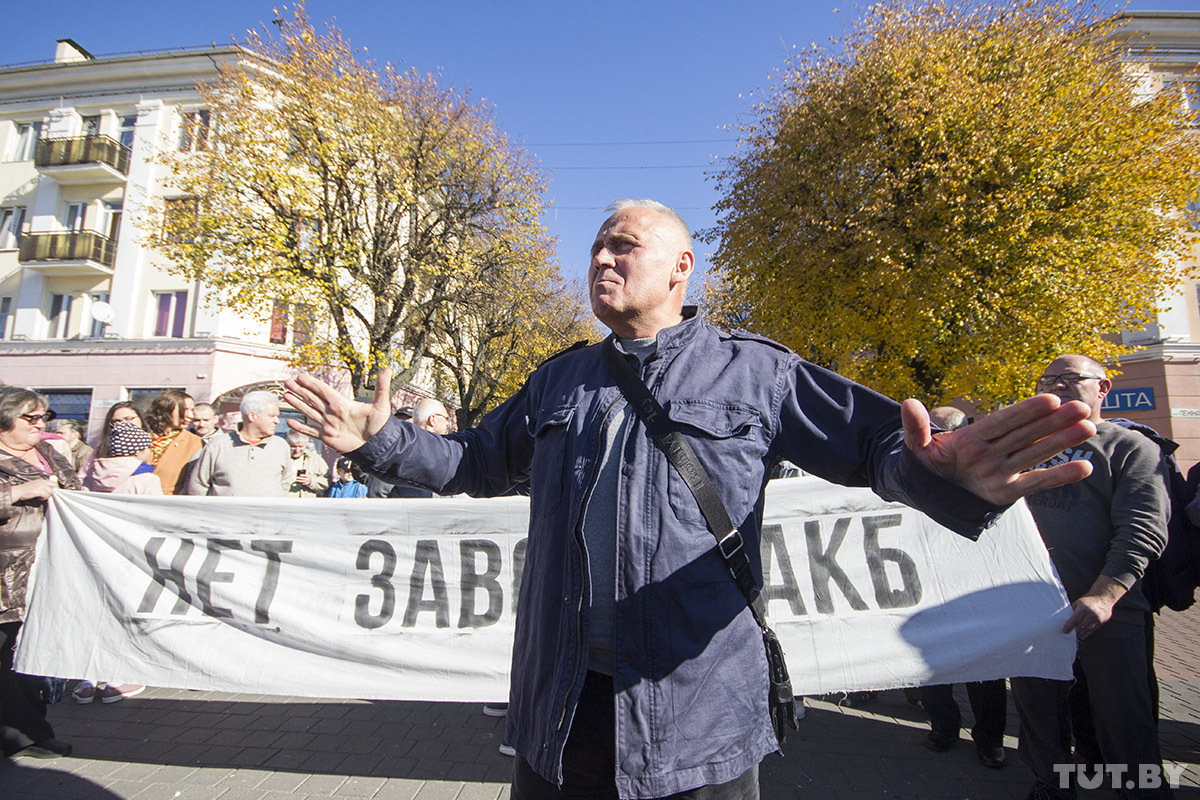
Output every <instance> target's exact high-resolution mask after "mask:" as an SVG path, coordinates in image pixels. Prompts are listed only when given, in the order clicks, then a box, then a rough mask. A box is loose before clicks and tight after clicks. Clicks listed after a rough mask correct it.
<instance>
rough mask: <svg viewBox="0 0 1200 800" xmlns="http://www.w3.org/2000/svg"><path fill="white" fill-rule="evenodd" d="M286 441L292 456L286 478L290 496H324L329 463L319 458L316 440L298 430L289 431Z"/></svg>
mask: <svg viewBox="0 0 1200 800" xmlns="http://www.w3.org/2000/svg"><path fill="white" fill-rule="evenodd" d="M287 443H288V448H289V450H290V451H291V456H292V460H291V461H290V462H289V463H288V471H287V478H286V481H287V484H288V494H289V495H290V496H291V497H324V496H325V492H326V491H327V490H328V489H329V465H328V464H326V463H325V459H323V458H321V453H320V452H319V451H318V450H317V442H316V440H315V439H313V438H312V437H311V436H305V435H304V434H303V433H299V432H298V431H289V432H288V435H287Z"/></svg>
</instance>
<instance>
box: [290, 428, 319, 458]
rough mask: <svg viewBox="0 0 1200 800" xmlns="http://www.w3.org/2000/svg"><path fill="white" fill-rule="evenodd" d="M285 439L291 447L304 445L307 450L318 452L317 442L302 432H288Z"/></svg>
mask: <svg viewBox="0 0 1200 800" xmlns="http://www.w3.org/2000/svg"><path fill="white" fill-rule="evenodd" d="M283 438H285V439H287V443H288V444H290V445H297V444H302V445H304V449H305V450H308V451H310V452H313V453H315V452H317V443H316V441H315V440H314V439H313V438H312V437H311V436H305V435H304V434H303V433H301V432H300V431H288V432H287V436H285V437H283Z"/></svg>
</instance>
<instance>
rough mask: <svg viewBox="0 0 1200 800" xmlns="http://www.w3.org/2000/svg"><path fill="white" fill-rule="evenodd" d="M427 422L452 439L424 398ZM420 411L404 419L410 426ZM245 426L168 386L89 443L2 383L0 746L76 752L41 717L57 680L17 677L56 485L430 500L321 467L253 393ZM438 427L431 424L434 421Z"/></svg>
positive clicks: (88, 690) (316, 451) (10, 750)
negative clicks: (224, 425) (19, 641)
mask: <svg viewBox="0 0 1200 800" xmlns="http://www.w3.org/2000/svg"><path fill="white" fill-rule="evenodd" d="M416 411H417V413H418V414H419V419H420V424H422V425H423V426H425V427H427V428H429V429H437V430H440V431H441V432H443V433H445V432H448V430H449V427H448V425H449V419H450V418H449V414H448V411H447V409H446V407H445V406H444V405H443V404H442V403H440V402H439V401H437V400H422V401H420V402H418V404H417V406H416ZM413 412H414V409H408V408H402V409H400V410H399V411H397V412H396V413H397V415H398V416H399V417H400V418H401V419H411V418H413V416H414V413H413ZM240 413H241V421H240V423H239V424H237V425H236V426H235V427H233V428H232V429H230V430H222V429H221V427H220V426H219V424H218V416H217V413H216V410H215V409H214V408H213V406H212V405H211V404H209V403H196V402H195V400H194V399H193V398H192V397H191V396H190V395H188V394H187V393H186V392H183V391H180V390H177V389H168V390H166V391H164V392H162V393H161V394H159V395H156V396H155V397H153V398H152V399H151V400H150V401H149V402H148V403H147V404H146V405H145V409H144V411H143V410H142V409H139V407H138V406H137V405H136V404H134V403H132V402H128V401H122V402H118V403H115V404H113V405H112V406H111V407H110V408H109V409H108V413H107V414H105V417H104V422H103V424H102V426H101V428H100V430H99V432H98V434H97V436H96V439H95V443H94V446H93V445H90V444H88V442H87V441H86V440H85V438H84V430H83V428H82V426H81V425H80V424H79V423H77V422H75V421H73V420H56V419H55V417H56V415H55V412H54V410H53V409H51V408H50V406H49V403H48V401H47V400H46V398H45V397H44V396H43V395H41V394H39V393H37V392H35V391H33V390H31V389H23V388H19V387H16V386H5V385H0V745H2V747H3V753H4V755H5V756H11V755H14V754H16V753H22V754H24V755H29V756H34V757H39V758H53V757H57V756H64V755H69V754H70V753H71V746H70V745H69V744H68V743H66V742H63V741H61V740H59V739H57V738H56V737H55V736H54V731H53V729H52V727H51V726H50V724H49V722H48V721H47V719H46V709H47V704H48V701H49V700H51V699H52V694H53V692H52V691H50V690H48V687H47V681H48V680H50V679H46V678H42V677H38V676H31V675H24V674H21V673H18V672H15V671H14V670H13V655H14V649H15V645H16V638H17V634H18V633H19V631H20V628H21V623H22V621H23V619H24V613H25V593H26V583H27V581H28V578H29V574H30V569H31V567H32V565H33V557H34V546H35V544H36V541H37V537H38V534H39V533H40V531H41V529H42V522H43V520H44V516H45V510H46V501H47V499H48V498H49V496H50V494H51V493H52V492H53V491H55V490H58V489H66V490H87V491H93V492H109V493H115V494H137V495H158V496H162V495H214V496H215V495H224V496H240V497H284V496H291V497H308V498H313V497H343V498H356V497H367V496H373V497H388V496H391V497H401V496H403V497H411V496H426V497H428V496H430V493H429V492H427V491H423V490H420V489H417V488H414V487H411V486H406V485H404V484H398V485H393V484H382V483H377V485H376V486H375V487H374V489H373V492H369V491H368V486H367V483H368V481H369V480H370V479H368V478H367V476H366V475H365V474H363V473H362V472H361V471H360V470H359V468H358V467H357V466H354V465H353V464H351V462H350V461H349V460H348V459H345V458H337V459H332V461H333V463H332V464H331V463H330V461H328V460H326V458H325V457H324V455H323V454H322V448H321V447H320V445H319V443H318V442H317V441H316V440H314V439H313V438H311V437H309V436H305V435H303V434H300V433H296V432H294V431H291V432H288V433H287V434H286V437H285V436H284V435H282V434H277V431H276V429H277V428H278V427H279V414H280V398H279V397H278V396H277V395H275V394H272V393H270V392H266V391H257V392H250V393H248V394H247V395H246V396H245V397H244V398H243V399H242V402H241V406H240ZM431 420H432V422H431ZM76 677H77V678H80V680H79V682H78V684H77V685H76V686H75V688H74V690H73V692H72V696H73V698H74V700H75V702H78V703H92V702H96V701H99V702H101V703H115V702H118V701H121V700H124V699H126V698H130V697H134V696H136V695H139V694H141V693H142V692H143V691H145V688H146V687H144V686H140V685H135V684H112V683H108V682H106V681H105V680H104V679H103V678H104V676H98V675H89V676H76Z"/></svg>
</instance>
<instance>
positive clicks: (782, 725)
mask: <svg viewBox="0 0 1200 800" xmlns="http://www.w3.org/2000/svg"><path fill="white" fill-rule="evenodd" d="M600 352H601V356H602V357H603V359H604V366H605V367H607V368H608V371H609V374H611V375H612V377H613V379H614V380H616V382H617V386H618V387H620V389H621V394H623V395H625V399H626V400H628V401H629V404H630V405H631V406H633V410H634V412H635V413H636V414H637V415H638V417H640V418H641V420H642V422H643V423H644V424H645V426H646V429H647V430H648V431H649V432H650V435H651V436H652V437H653V438H654V441H655V443H656V444H657V445H658V446H659V448H660V449H661V450H662V451H663V452H664V453H665V454H666V456H667V460H668V461H670V462H671V465H672V466H673V467H674V468H675V469H676V470H677V471H678V472H679V474H680V476H681V477H682V478H683V480H684V483H686V484H687V487H688V489H689V490H690V491H691V493H692V496H693V497H695V498H696V502H697V503H698V504H699V505H700V513H701V514H703V515H704V521H705V522H706V523H707V525H708V531H709V533H711V534H712V535H713V537H714V538H715V539H716V540H717V551H718V552H719V553H720V554H721V558H723V559H724V560H725V566H726V567H727V568H728V569H729V574H730V575H732V576H733V580H734V582H735V583H736V584H737V585H738V588H739V589H740V590H741V592H742V595H743V596H745V598H746V604H747V605H748V606H749V607H750V613H751V614H753V615H754V621H755V623H757V625H758V627H759V628H760V629H761V630H762V637H763V648H764V649H765V650H766V653H767V671H768V677H769V681H770V688H769V691H768V695H767V706H768V708H769V709H770V711H771V725H772V727H773V728H774V729H775V739H776V740H777V741H778V742H779V744H780V745H782V744H783V743H784V742H785V741H786V740H787V728H791V729H792V730H798V726H797V724H796V698H795V695H793V694H792V682H791V679H790V678H789V677H788V671H787V662H786V661H785V660H784V655H783V647H782V645H780V643H779V637H777V636H776V635H775V631H773V630H771V626H769V625H768V624H767V607H766V603H765V602H764V601H763V598H762V591H761V590H760V589H759V587H758V584H757V583H755V581H754V573H753V571H752V569H751V568H750V559H749V557H748V556H747V555H746V550H745V547H744V542H743V541H742V534H741V532H740V531H738V529H737V528H736V527H734V525H733V522H732V521H730V519H729V512H728V511H726V510H725V504H724V503H722V502H721V497H720V495H718V494H717V490H716V487H714V486H713V484H712V480H710V479H709V477H708V472H707V471H706V470H705V469H704V465H703V464H701V463H700V459H699V458H697V457H696V451H695V450H693V449H692V446H691V444H689V443H688V441H687V439H685V438H684V436H683V434H682V433H680V432H679V430H678V429H677V428H676V427H675V425H674V423H672V422H671V420H670V418H669V417H668V416H667V412H666V411H665V410H663V407H662V405H661V404H660V403H659V402H658V400H656V399H655V397H654V395H653V394H651V393H650V390H649V389H648V388H646V384H645V382H643V381H642V379H641V377H639V376H638V374H637V373H636V372H634V371H633V367H631V366H630V365H629V362H628V361H627V360H626V359H625V357H624V356H622V355H621V354H620V353H618V352H617V348H616V347H615V346H614V345H613V337H611V336H610V337H608V338H607V339H605V340H604V342H603V343H602V344H601V345H600Z"/></svg>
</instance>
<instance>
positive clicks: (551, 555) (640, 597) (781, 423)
mask: <svg viewBox="0 0 1200 800" xmlns="http://www.w3.org/2000/svg"><path fill="white" fill-rule="evenodd" d="M689 313H691V312H690V309H689ZM642 377H643V380H644V381H645V382H646V385H647V386H649V387H650V389H651V391H652V392H653V393H654V395H655V396H656V397H657V398H658V399H659V401H660V402H661V403H662V404H663V406H664V407H665V408H666V410H667V413H668V415H669V416H670V417H671V419H672V420H673V421H674V422H675V423H676V425H677V426H678V427H679V429H680V430H681V431H682V432H683V433H684V435H685V436H687V437H688V438H689V440H690V441H691V443H692V446H693V447H694V448H695V450H696V454H697V455H698V457H699V458H700V460H701V462H703V463H704V464H705V465H706V467H707V469H708V472H709V474H710V475H711V477H712V479H713V481H714V483H715V484H716V487H717V490H718V492H719V493H720V495H721V499H722V500H723V501H724V503H725V506H726V508H727V509H728V511H729V516H730V517H731V518H732V520H733V521H734V523H735V524H738V526H739V527H740V529H741V531H742V534H743V536H744V537H745V538H746V549H747V552H748V553H749V555H750V558H751V560H752V562H753V564H754V566H755V569H756V570H760V564H759V563H758V560H759V559H758V552H759V530H760V526H761V520H762V500H763V487H764V486H765V484H766V481H767V478H768V475H769V473H770V470H771V467H772V466H774V464H776V463H777V462H778V461H779V460H780V459H787V460H789V461H792V462H793V463H795V464H797V465H799V466H800V467H802V468H803V469H804V470H806V471H808V472H812V473H815V474H816V475H819V476H821V477H823V478H826V479H828V480H831V481H834V482H836V483H841V484H846V485H850V486H863V485H870V486H871V487H872V488H873V489H874V490H875V491H876V492H878V493H879V494H880V495H881V496H882V497H884V498H886V499H888V500H898V501H901V502H904V503H908V504H909V505H912V506H915V507H917V508H919V509H921V510H922V511H925V512H926V513H928V514H929V515H930V516H931V517H933V518H934V519H935V520H936V521H938V522H940V523H942V524H943V525H946V526H947V527H950V528H952V529H954V530H956V531H958V532H960V533H963V534H965V535H969V536H972V537H975V536H978V534H979V533H980V532H981V531H982V530H983V528H984V527H986V525H987V524H988V523H989V522H990V521H991V519H992V518H993V516H994V515H995V513H996V512H997V511H998V509H997V508H996V507H995V506H992V505H991V504H988V503H986V502H984V501H983V500H981V499H979V498H978V497H977V496H975V495H974V494H971V493H970V492H967V491H966V490H964V489H961V488H959V487H958V486H956V485H954V484H952V483H949V482H947V481H945V480H943V479H941V478H939V477H937V476H935V475H934V474H933V473H931V472H929V471H928V470H926V469H925V468H924V467H923V466H922V465H921V464H920V463H919V462H918V461H917V459H916V458H915V457H914V456H913V455H912V454H911V453H910V452H909V451H908V450H907V449H906V448H905V447H904V445H903V432H902V429H901V424H900V410H899V406H898V405H897V404H896V403H895V402H893V401H892V400H889V399H887V398H886V397H883V396H882V395H879V394H877V393H875V392H873V391H871V390H869V389H866V388H864V387H862V386H859V385H857V384H854V383H852V382H850V381H848V380H846V379H844V378H842V377H840V376H838V375H836V374H834V373H832V372H830V371H828V370H825V369H821V368H820V367H816V366H814V365H812V364H809V363H807V362H805V361H803V360H802V359H800V358H799V357H798V356H796V355H795V354H794V353H792V352H790V351H789V350H787V349H786V348H784V347H782V346H781V345H778V344H776V343H774V342H771V341H769V340H767V339H763V338H760V337H756V336H752V335H750V334H744V333H733V334H728V333H724V332H721V331H719V330H717V329H715V328H713V327H711V326H709V325H707V324H706V323H704V322H703V321H702V320H701V319H700V318H699V317H697V316H694V315H692V316H690V317H689V318H687V319H685V320H684V322H682V323H681V324H679V325H676V326H674V327H671V328H668V329H666V330H663V331H661V332H660V333H659V334H658V337H657V350H656V352H655V354H654V355H653V356H652V357H651V358H649V359H648V360H647V362H646V364H645V365H644V366H643V369H642ZM618 402H621V403H623V402H624V399H623V397H622V395H621V393H620V390H619V389H618V388H617V386H616V384H615V382H614V381H613V380H612V378H611V377H610V376H609V375H608V372H607V370H606V369H605V367H604V364H603V362H602V361H601V356H600V348H599V346H598V345H593V346H590V347H584V348H580V349H576V350H572V351H570V352H567V353H565V354H563V355H560V356H559V357H557V358H554V359H551V360H550V361H548V362H546V363H545V364H543V365H542V366H541V367H539V368H538V369H537V371H536V372H534V373H533V374H532V375H531V376H530V377H529V380H528V381H527V382H526V384H525V385H524V386H523V387H522V388H521V390H520V391H519V392H518V393H517V394H516V395H514V396H513V397H512V398H510V399H509V400H508V401H507V402H505V403H504V404H503V405H502V406H500V407H499V408H497V409H496V410H495V411H493V412H491V413H490V414H488V415H487V416H485V417H484V418H483V420H482V421H481V422H480V424H479V426H478V427H476V428H473V429H469V430H465V431H462V432H460V433H455V434H451V435H449V436H444V437H442V436H436V435H432V434H429V433H428V432H426V431H421V430H419V429H418V428H416V427H414V426H412V425H402V424H400V423H398V422H389V423H388V424H387V426H386V427H385V428H384V429H383V430H381V431H380V432H379V433H378V434H376V435H375V436H374V437H372V438H371V439H370V440H369V441H368V442H367V443H366V444H365V445H364V446H363V447H362V448H360V449H359V450H357V451H355V452H353V453H350V454H349V455H350V457H351V458H353V459H355V460H356V461H357V462H358V463H359V464H361V465H362V466H363V467H365V468H366V469H368V470H370V471H373V472H376V473H379V474H381V475H383V476H384V477H387V478H389V479H391V478H399V479H402V480H405V481H407V482H409V483H413V484H416V485H419V486H424V487H427V488H429V489H432V490H433V491H436V492H442V493H446V492H467V493H469V494H472V495H477V496H479V495H485V496H491V495H499V494H503V493H504V492H505V491H506V490H508V489H509V488H510V487H513V486H514V485H516V484H519V483H521V482H523V481H526V480H528V481H529V483H530V503H531V505H530V524H529V545H528V551H527V555H526V561H525V571H524V576H523V578H522V582H521V593H520V608H519V612H518V614H517V621H516V639H515V643H514V647H513V663H512V689H511V695H510V698H511V705H510V708H509V714H508V741H509V742H510V743H511V744H512V745H513V746H514V747H515V748H516V749H517V751H518V752H520V753H521V754H522V755H523V756H524V757H525V759H526V760H527V761H528V762H529V763H530V765H531V766H532V767H533V768H534V769H535V770H536V771H537V772H538V773H539V774H541V775H542V776H543V777H545V778H546V779H547V780H550V781H552V782H559V781H561V764H562V752H563V747H564V745H565V743H566V739H567V733H568V731H569V730H570V727H571V721H572V716H573V714H574V711H575V706H576V703H577V701H578V698H579V693H580V690H581V688H582V686H583V680H584V675H585V673H586V670H587V646H586V643H587V640H588V622H589V620H588V606H587V602H586V598H588V597H589V596H590V588H589V575H588V568H587V565H588V559H587V555H586V552H585V545H584V541H583V535H582V532H581V529H580V526H581V524H582V520H583V509H584V506H585V504H586V503H587V501H588V496H589V491H590V489H591V486H592V483H593V481H594V477H595V472H596V469H597V467H598V465H599V462H600V453H599V447H600V429H601V422H602V420H603V419H604V417H605V415H606V414H607V413H608V412H609V410H610V409H611V408H612V407H613V405H614V404H615V403H618ZM617 445H618V446H620V447H621V450H622V453H623V460H624V467H623V469H622V470H621V477H620V479H619V484H618V489H617V496H618V499H617V502H618V545H617V553H616V584H617V585H616V606H615V609H614V627H615V642H614V688H615V693H616V696H615V698H614V703H615V712H616V763H617V775H616V776H615V777H616V782H617V788H618V790H619V792H620V795H621V797H623V798H627V797H662V796H666V795H670V794H674V793H676V792H680V791H684V790H686V789H689V788H693V787H696V786H702V785H706V784H714V783H721V782H724V781H728V780H731V779H732V778H734V777H736V776H737V775H740V774H741V773H742V772H744V771H745V770H747V769H749V768H750V767H751V766H753V765H754V764H756V763H758V762H759V761H760V760H761V759H762V758H763V756H764V755H766V754H767V753H770V752H771V751H773V750H775V749H776V743H775V737H774V735H773V733H772V730H771V724H770V718H769V714H768V711H767V685H768V683H767V665H766V658H765V657H764V654H763V645H762V637H761V634H760V633H759V631H758V629H757V626H756V625H755V623H754V620H753V618H752V616H751V614H750V611H749V609H748V608H747V606H746V601H745V599H744V598H743V596H742V595H741V593H740V592H739V591H738V588H737V586H736V585H735V584H734V582H733V579H732V578H731V577H730V575H729V573H728V571H727V570H726V568H725V565H724V562H723V561H722V560H721V557H720V555H719V554H718V553H717V552H716V550H715V548H714V544H715V540H714V539H713V537H712V535H711V534H709V533H708V531H707V530H706V528H705V523H704V519H703V517H702V516H701V513H700V509H699V507H698V506H697V505H696V502H695V500H694V499H693V498H692V496H691V494H690V492H689V491H688V488H687V486H686V484H685V483H684V482H683V480H682V479H681V478H680V476H679V475H678V474H677V473H676V472H675V470H674V468H672V467H670V465H669V463H668V462H667V459H666V457H665V456H664V455H663V453H662V452H661V451H660V450H659V449H658V448H657V446H656V445H655V444H654V442H653V440H652V439H651V438H650V436H649V435H648V434H647V432H646V429H645V427H644V426H643V425H642V424H641V422H640V421H631V424H630V425H629V426H628V430H627V435H626V438H625V439H624V440H623V441H620V442H618V443H617ZM759 574H760V575H761V571H759Z"/></svg>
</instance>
